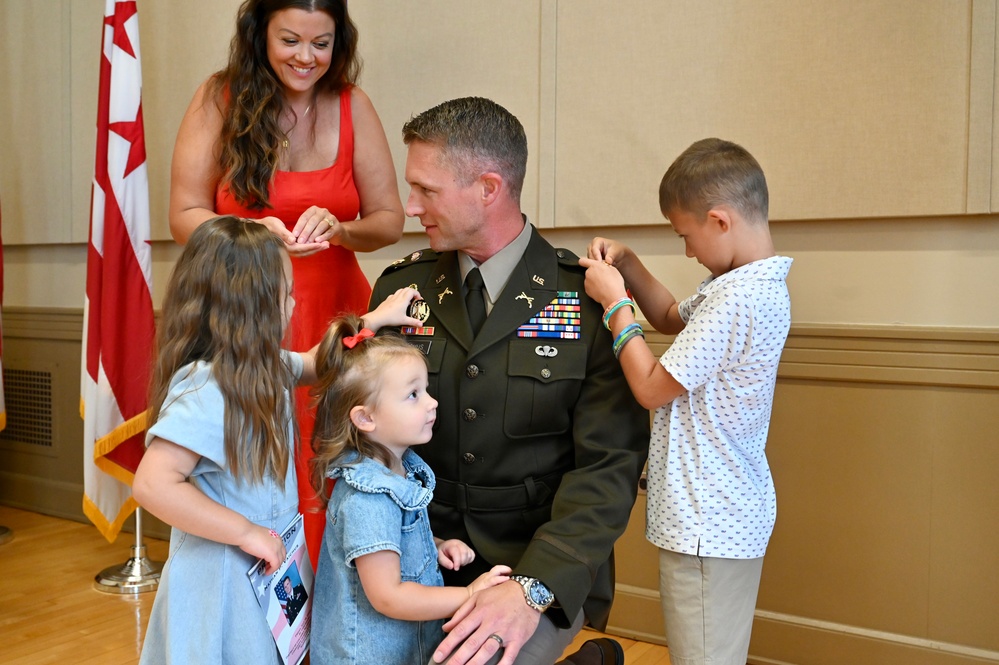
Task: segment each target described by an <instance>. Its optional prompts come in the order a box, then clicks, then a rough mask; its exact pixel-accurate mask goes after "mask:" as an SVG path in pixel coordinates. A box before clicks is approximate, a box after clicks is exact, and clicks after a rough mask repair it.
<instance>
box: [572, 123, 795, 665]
mask: <svg viewBox="0 0 999 665" xmlns="http://www.w3.org/2000/svg"><path fill="white" fill-rule="evenodd" d="M659 206H660V209H661V210H662V213H663V215H664V216H665V217H666V218H667V219H668V220H669V221H670V223H671V224H672V226H673V230H674V231H675V232H676V233H677V235H679V236H680V237H681V238H683V240H684V243H685V245H686V250H687V256H688V257H691V258H695V259H697V261H698V262H699V263H700V264H701V265H703V266H704V267H705V268H707V269H708V270H709V271H710V272H711V276H710V277H708V278H707V279H705V280H704V282H702V283H701V285H700V286H699V287H698V289H697V293H696V294H694V295H693V296H691V297H689V298H687V299H686V300H683V301H680V302H678V301H677V300H676V299H675V298H674V297H673V295H672V294H671V293H670V292H669V290H668V289H667V288H666V287H665V286H663V285H662V284H661V283H660V282H659V281H658V280H657V279H656V278H655V277H653V276H652V274H651V273H650V272H649V271H648V270H647V269H646V268H645V266H644V265H642V262H641V261H640V260H639V259H638V257H637V256H636V255H635V253H634V251H633V250H632V249H630V248H629V247H627V246H625V245H623V244H621V243H619V242H616V241H613V240H607V239H604V238H594V240H593V241H592V242H591V243H590V246H589V248H588V251H587V255H588V257H589V258H586V259H580V260H579V262H580V264H581V265H583V266H585V267H586V268H587V271H586V292H587V293H588V294H589V295H590V297H592V298H593V299H595V300H597V301H599V302H600V303H601V304H602V305H603V306H604V307H605V308H606V309H605V310H604V325H606V326H608V327H609V328H610V329H611V331H612V333H613V334H614V337H615V341H614V353H615V355H617V356H618V358H619V360H620V362H621V367H622V368H623V370H624V374H625V377H626V378H627V380H628V385H629V386H630V387H631V390H632V392H633V393H634V394H635V397H636V398H637V400H638V401H639V402H640V403H641V404H642V405H643V406H645V407H646V408H648V409H654V410H655V415H654V420H653V425H652V438H651V443H650V450H649V465H648V477H649V492H648V508H647V512H646V537H647V538H648V539H649V541H650V542H652V544H654V545H656V546H657V547H658V548H659V552H660V555H659V576H660V581H659V585H660V595H661V599H662V605H663V614H664V616H665V620H666V641H667V644H669V652H670V660H671V662H672V663H673V665H695V664H696V665H701V664H704V663H712V664H713V665H729V664H731V665H745V662H746V657H747V654H748V652H749V637H750V633H751V631H752V626H753V613H754V610H755V607H756V595H757V591H758V589H759V583H760V573H761V571H762V569H763V555H764V553H765V552H766V546H767V542H768V541H769V539H770V534H771V532H772V531H773V525H774V520H775V518H776V509H777V504H776V495H775V493H774V485H773V480H772V478H771V475H770V468H769V466H768V464H767V459H766V455H765V447H766V441H767V433H768V430H769V426H770V413H771V408H772V405H773V395H774V386H775V384H776V381H777V364H778V362H779V360H780V355H781V351H782V350H783V348H784V342H785V340H786V339H787V334H788V329H789V327H790V318H791V317H790V298H789V296H788V291H787V285H786V282H785V280H786V277H787V273H788V270H789V269H790V267H791V259H790V258H787V257H784V256H777V255H776V253H775V251H774V246H773V242H772V240H771V238H770V229H769V226H768V217H767V215H768V193H767V184H766V179H765V177H764V175H763V170H762V169H761V168H760V165H759V164H758V163H757V161H756V160H755V159H754V158H753V157H752V155H750V154H749V153H748V152H747V151H746V150H745V149H744V148H742V147H741V146H738V145H736V144H734V143H730V142H728V141H722V140H720V139H704V140H702V141H698V142H696V143H694V144H693V145H692V146H690V147H689V148H687V150H685V151H684V152H683V153H682V154H681V155H680V156H679V157H678V158H677V159H676V161H674V162H673V164H672V165H671V166H670V167H669V169H668V170H667V171H666V175H665V176H663V179H662V183H661V184H660V186H659ZM629 290H630V292H631V294H632V296H633V297H634V301H633V300H632V299H631V298H630V297H629V295H628V291H629ZM636 303H637V305H638V307H639V308H641V310H642V313H643V314H644V315H645V317H646V318H647V319H648V321H649V323H650V324H651V325H652V326H653V327H654V328H655V329H656V330H658V331H660V332H663V333H666V334H676V339H675V341H674V342H673V344H672V345H671V346H670V348H669V349H668V350H667V351H666V353H665V354H663V356H662V358H659V359H658V361H657V360H656V358H655V356H653V354H652V352H651V350H650V349H649V347H648V346H647V345H646V344H645V340H644V337H643V335H642V329H641V326H640V325H639V324H638V323H636V320H635V314H636V310H635V304H636Z"/></svg>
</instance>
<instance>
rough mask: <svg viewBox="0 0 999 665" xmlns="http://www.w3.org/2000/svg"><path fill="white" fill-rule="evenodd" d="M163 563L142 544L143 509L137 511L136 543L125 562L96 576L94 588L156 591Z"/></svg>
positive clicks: (123, 590)
mask: <svg viewBox="0 0 999 665" xmlns="http://www.w3.org/2000/svg"><path fill="white" fill-rule="evenodd" d="M161 570H163V564H162V563H160V562H157V561H150V560H149V559H148V558H147V557H146V546H145V545H143V544H142V509H141V508H138V509H136V511H135V545H132V556H131V558H129V560H128V561H126V562H125V563H123V564H121V565H118V566H111V567H110V568H105V569H104V570H102V571H101V572H99V573H97V575H96V576H95V577H94V589H96V590H97V591H101V592H103V593H118V594H125V593H127V594H135V593H145V592H146V591H155V590H156V587H158V586H159V584H160V571H161Z"/></svg>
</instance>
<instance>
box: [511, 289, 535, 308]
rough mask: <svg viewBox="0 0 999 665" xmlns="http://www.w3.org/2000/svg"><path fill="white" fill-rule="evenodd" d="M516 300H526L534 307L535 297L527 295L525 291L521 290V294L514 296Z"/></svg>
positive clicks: (529, 305) (528, 304)
mask: <svg viewBox="0 0 999 665" xmlns="http://www.w3.org/2000/svg"><path fill="white" fill-rule="evenodd" d="M514 300H526V301H527V306H528V307H534V298H532V297H531V296H529V295H527V294H526V293H524V292H523V291H521V292H520V295H519V296H517V297H516V298H514Z"/></svg>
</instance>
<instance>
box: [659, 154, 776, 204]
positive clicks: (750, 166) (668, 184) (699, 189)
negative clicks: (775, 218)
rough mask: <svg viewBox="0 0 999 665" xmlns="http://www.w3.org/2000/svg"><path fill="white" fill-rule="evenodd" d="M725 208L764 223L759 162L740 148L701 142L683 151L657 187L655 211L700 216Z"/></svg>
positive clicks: (766, 200)
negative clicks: (718, 208)
mask: <svg viewBox="0 0 999 665" xmlns="http://www.w3.org/2000/svg"><path fill="white" fill-rule="evenodd" d="M718 205H728V206H731V207H733V208H735V209H736V210H737V211H738V212H739V213H740V214H741V215H742V216H743V217H744V218H746V219H747V220H748V221H750V222H762V223H766V222H767V218H768V215H769V205H770V196H769V193H768V191H767V180H766V177H764V175H763V169H762V168H761V167H760V164H759V162H757V161H756V159H754V158H753V156H752V155H750V154H749V152H748V151H747V150H746V149H745V148H743V147H742V146H740V145H737V144H735V143H732V142H731V141H724V140H722V139H715V138H710V139H702V140H700V141H697V142H696V143H694V144H693V145H691V146H690V147H689V148H687V149H686V150H684V151H683V152H682V153H681V154H680V156H679V157H677V158H676V160H674V161H673V163H672V164H671V165H670V167H669V169H668V170H667V171H666V175H664V176H663V179H662V182H661V183H660V184H659V209H660V210H662V213H663V215H666V216H667V217H668V216H669V215H668V213H669V211H671V210H684V211H688V212H692V213H695V214H697V215H704V214H706V213H707V212H708V210H711V209H712V208H713V207H715V206H718Z"/></svg>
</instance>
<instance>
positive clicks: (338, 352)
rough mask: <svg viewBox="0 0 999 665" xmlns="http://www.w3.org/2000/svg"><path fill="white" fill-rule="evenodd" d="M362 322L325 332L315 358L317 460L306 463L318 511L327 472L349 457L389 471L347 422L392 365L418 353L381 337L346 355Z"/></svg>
mask: <svg viewBox="0 0 999 665" xmlns="http://www.w3.org/2000/svg"><path fill="white" fill-rule="evenodd" d="M361 326H362V321H361V318H360V317H358V316H356V315H354V314H348V315H345V316H342V317H340V318H338V319H337V320H336V321H334V322H333V324H332V325H331V326H330V329H329V330H327V331H326V334H325V335H324V336H323V340H322V342H320V343H319V349H318V351H317V352H316V373H317V374H318V376H319V379H318V381H317V382H316V384H315V386H314V387H313V388H312V390H311V393H312V395H313V397H314V398H315V405H316V424H315V427H314V428H313V430H312V449H313V451H314V452H315V454H316V456H315V457H313V458H312V460H311V461H310V462H309V464H310V471H311V481H312V487H313V488H314V489H315V490H316V493H317V496H318V497H319V499H320V501H321V502H322V503H323V505H326V503H327V501H328V499H327V496H326V491H325V489H326V472H327V470H328V469H329V468H330V466H332V465H334V464H336V463H337V462H340V461H343V460H345V459H346V458H347V457H349V456H350V454H351V453H355V452H356V453H358V454H360V455H361V456H362V457H370V458H372V459H376V460H379V461H380V462H381V463H382V464H384V465H385V466H389V463H390V461H391V460H390V457H389V455H390V453H389V452H388V451H387V450H386V449H385V448H383V447H382V446H380V445H378V444H377V443H375V442H374V441H371V440H369V439H368V438H367V437H366V436H365V434H364V432H361V431H360V430H359V429H357V427H356V426H355V425H354V423H353V422H351V420H350V410H351V409H353V408H354V407H355V406H361V405H374V404H375V403H376V401H377V398H378V393H379V390H380V389H381V380H382V377H383V376H384V374H385V372H386V371H391V367H392V365H393V363H396V362H397V361H398V360H399V359H401V358H404V357H413V358H419V359H420V361H421V362H426V358H424V356H423V353H422V352H421V351H420V350H419V349H417V348H416V347H415V346H413V345H411V344H409V343H408V342H407V341H406V340H405V339H404V338H403V337H402V336H401V335H399V334H397V333H393V332H382V333H379V334H378V335H377V336H376V337H372V338H368V339H365V340H363V341H361V342H358V343H357V344H356V346H354V348H352V349H349V348H347V346H346V345H345V344H344V338H345V337H350V336H353V335H357V333H358V332H360V330H361Z"/></svg>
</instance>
